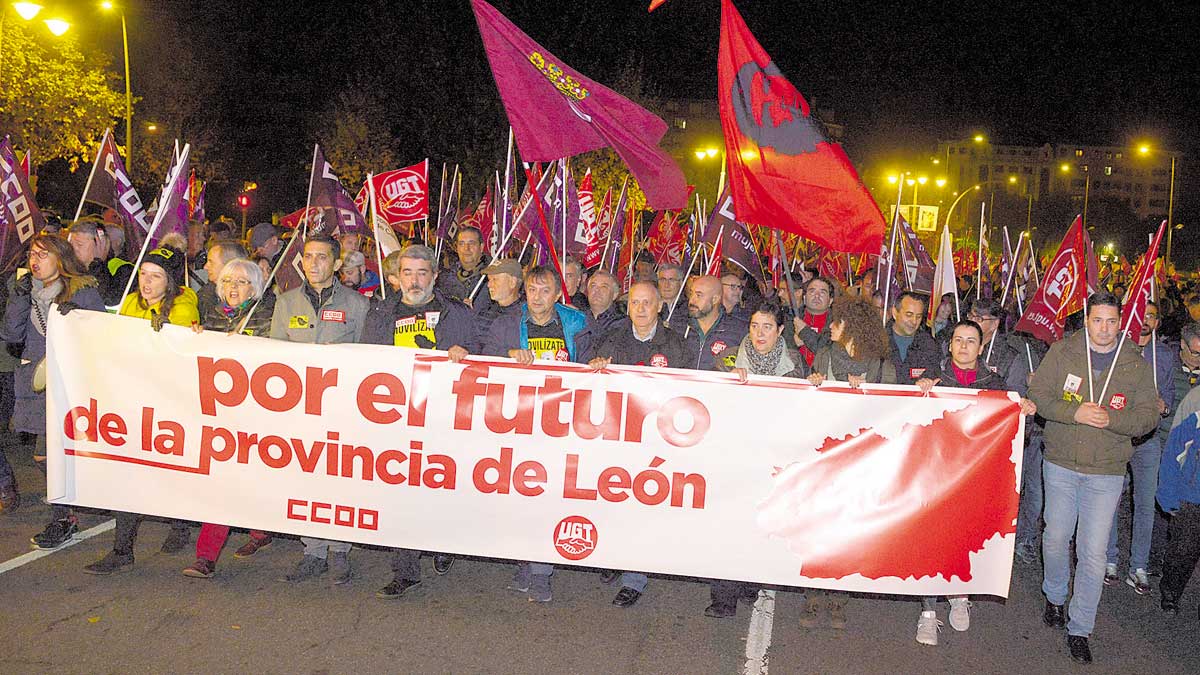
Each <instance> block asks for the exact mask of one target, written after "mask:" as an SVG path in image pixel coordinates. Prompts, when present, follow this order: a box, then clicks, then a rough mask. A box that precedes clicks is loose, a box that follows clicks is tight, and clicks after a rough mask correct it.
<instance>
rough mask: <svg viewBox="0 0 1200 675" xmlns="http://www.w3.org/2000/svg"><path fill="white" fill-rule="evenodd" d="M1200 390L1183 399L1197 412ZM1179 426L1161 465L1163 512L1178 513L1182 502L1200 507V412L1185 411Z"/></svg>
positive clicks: (1168, 439)
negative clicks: (1195, 408) (1196, 400)
mask: <svg viewBox="0 0 1200 675" xmlns="http://www.w3.org/2000/svg"><path fill="white" fill-rule="evenodd" d="M1197 392H1200V389H1193V390H1192V392H1191V393H1190V394H1188V395H1187V396H1186V397H1185V398H1184V405H1187V406H1188V407H1191V408H1194V407H1195V405H1196V403H1195V401H1194V399H1197V398H1198V396H1197ZM1183 413H1187V415H1186V416H1185V417H1183V419H1182V420H1181V419H1179V416H1178V415H1177V416H1176V424H1175V426H1174V428H1172V429H1171V435H1170V436H1168V437H1167V447H1166V449H1165V450H1164V451H1163V456H1162V461H1161V462H1159V465H1158V504H1159V506H1161V507H1162V508H1163V510H1164V511H1167V512H1172V511H1175V510H1177V509H1178V508H1179V507H1180V506H1181V505H1182V503H1183V502H1191V503H1192V504H1200V412H1196V411H1194V410H1193V411H1192V412H1188V411H1187V410H1186V409H1184V408H1183V407H1181V408H1180V414H1183Z"/></svg>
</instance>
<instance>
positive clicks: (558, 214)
mask: <svg viewBox="0 0 1200 675" xmlns="http://www.w3.org/2000/svg"><path fill="white" fill-rule="evenodd" d="M559 164H560V167H559V168H560V169H561V170H560V171H559V172H558V173H556V174H555V175H554V181H553V186H552V187H551V194H550V195H549V196H547V198H546V203H545V206H546V207H548V210H547V211H546V224H547V225H549V226H550V231H551V232H552V233H553V234H554V246H555V250H556V251H559V252H560V253H561V252H562V250H563V237H564V235H565V236H566V239H567V255H574V254H575V251H576V248H575V242H574V239H575V225H576V224H577V223H578V222H579V193H578V190H577V189H576V188H575V176H573V175H572V174H571V165H570V164H568V163H567V162H560V163H559ZM551 213H553V214H554V215H551ZM534 216H535V217H536V216H537V211H536V209H535V210H534ZM585 247H586V242H585Z"/></svg>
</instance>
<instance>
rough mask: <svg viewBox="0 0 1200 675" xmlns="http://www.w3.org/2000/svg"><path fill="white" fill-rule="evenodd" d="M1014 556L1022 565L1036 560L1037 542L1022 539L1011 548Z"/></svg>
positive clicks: (1030, 563)
mask: <svg viewBox="0 0 1200 675" xmlns="http://www.w3.org/2000/svg"><path fill="white" fill-rule="evenodd" d="M1013 554H1014V557H1016V559H1017V560H1018V561H1019V562H1021V564H1023V565H1032V564H1034V563H1036V562H1037V544H1035V543H1033V542H1030V541H1022V542H1020V543H1018V544H1017V546H1016V548H1015V549H1014V550H1013Z"/></svg>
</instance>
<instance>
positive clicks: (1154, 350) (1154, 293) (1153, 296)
mask: <svg viewBox="0 0 1200 675" xmlns="http://www.w3.org/2000/svg"><path fill="white" fill-rule="evenodd" d="M1167 226H1168V227H1170V223H1168V224H1167ZM1146 238H1147V239H1148V240H1149V241H1147V242H1146V247H1147V251H1149V247H1150V246H1153V245H1154V235H1153V234H1151V233H1149V232H1147V233H1146ZM1155 253H1156V254H1157V253H1158V252H1157V251H1155ZM1149 260H1150V256H1149V255H1147V256H1146V258H1145V260H1144V261H1143V263H1142V264H1145V263H1146V262H1148V261H1149ZM1157 262H1158V261H1157V260H1156V261H1155V263H1156V264H1157ZM1157 276H1158V275H1157V274H1155V273H1154V267H1153V266H1151V267H1150V301H1151V302H1153V303H1154V306H1155V307H1156V308H1157V307H1158V290H1157V285H1156V284H1155V282H1156V281H1157V279H1156V278H1155V277H1157ZM1160 311H1161V310H1160ZM1142 316H1143V318H1142V321H1143V322H1144V321H1145V320H1146V319H1145V315H1144V314H1143V315H1142ZM1150 363H1151V366H1152V369H1153V371H1154V391H1158V326H1155V327H1154V328H1153V329H1151V330H1150Z"/></svg>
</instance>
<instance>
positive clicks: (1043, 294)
mask: <svg viewBox="0 0 1200 675" xmlns="http://www.w3.org/2000/svg"><path fill="white" fill-rule="evenodd" d="M1090 251H1091V242H1089V241H1088V235H1087V231H1085V230H1084V229H1083V219H1082V218H1080V217H1076V218H1075V222H1074V223H1073V224H1072V225H1071V228H1070V229H1069V230H1067V234H1066V236H1064V237H1063V240H1062V244H1059V247H1058V253H1057V254H1055V256H1054V261H1053V262H1051V263H1050V266H1049V267H1047V268H1046V275H1045V277H1044V278H1043V279H1042V285H1041V286H1039V287H1038V289H1037V293H1035V294H1034V296H1033V299H1032V300H1030V301H1029V306H1028V307H1026V308H1025V313H1024V314H1022V315H1021V320H1020V321H1018V322H1017V325H1016V327H1015V330H1018V331H1025V332H1027V333H1029V334H1030V335H1033V336H1034V337H1036V338H1037V339H1039V340H1042V341H1043V342H1058V341H1059V340H1061V339H1062V337H1063V326H1064V324H1065V323H1066V320H1067V317H1068V316H1070V315H1072V314H1074V313H1075V312H1078V311H1080V310H1082V309H1083V303H1084V300H1085V299H1086V298H1087V293H1088V279H1087V276H1088V267H1089V265H1088V261H1087V258H1088V255H1089V253H1090ZM1094 265H1095V263H1092V266H1094Z"/></svg>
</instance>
